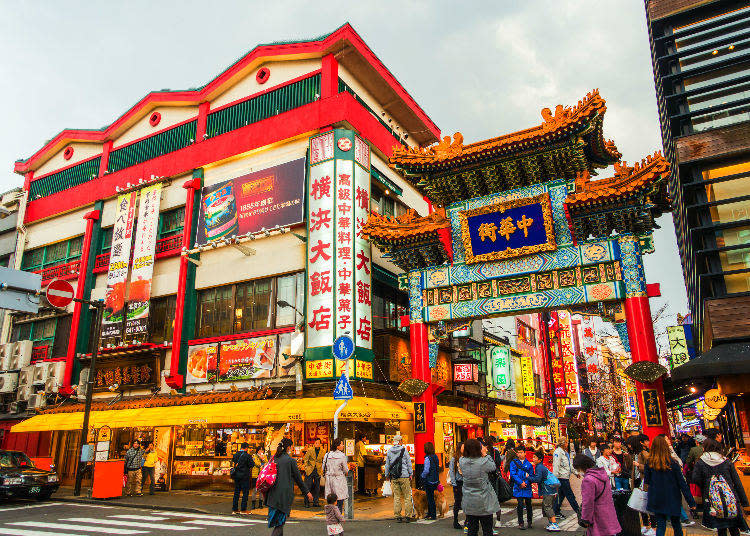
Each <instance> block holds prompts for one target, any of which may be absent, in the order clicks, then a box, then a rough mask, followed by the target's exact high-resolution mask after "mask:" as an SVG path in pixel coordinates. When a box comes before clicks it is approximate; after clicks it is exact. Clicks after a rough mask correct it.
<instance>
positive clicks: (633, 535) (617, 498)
mask: <svg viewBox="0 0 750 536" xmlns="http://www.w3.org/2000/svg"><path fill="white" fill-rule="evenodd" d="M629 499H630V490H617V491H613V492H612V500H613V501H614V503H615V512H616V513H617V521H618V522H619V523H620V527H621V528H622V532H620V534H619V536H641V516H640V515H639V514H638V512H636V511H635V510H633V509H632V508H628V500H629Z"/></svg>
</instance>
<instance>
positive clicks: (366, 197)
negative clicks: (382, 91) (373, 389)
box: [341, 135, 372, 362]
mask: <svg viewBox="0 0 750 536" xmlns="http://www.w3.org/2000/svg"><path fill="white" fill-rule="evenodd" d="M341 139H342V140H343V139H348V138H341ZM353 193H354V296H355V297H356V300H355V301H356V304H357V306H356V311H355V319H356V322H357V324H356V331H355V332H354V335H355V337H354V341H355V343H356V346H357V347H359V348H364V349H366V350H368V352H367V353H368V354H372V251H371V248H370V242H369V241H368V240H366V239H365V237H364V236H362V228H363V227H364V226H365V224H366V223H367V218H368V217H369V215H370V146H369V145H368V144H367V142H365V140H363V139H362V138H360V137H359V136H356V135H355V136H354V192H353ZM361 355H362V354H361V353H360V354H359V355H358V356H357V362H359V361H360V356H361Z"/></svg>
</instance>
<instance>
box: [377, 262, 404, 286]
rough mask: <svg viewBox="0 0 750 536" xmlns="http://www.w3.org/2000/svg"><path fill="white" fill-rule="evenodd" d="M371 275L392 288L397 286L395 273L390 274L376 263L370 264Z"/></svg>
mask: <svg viewBox="0 0 750 536" xmlns="http://www.w3.org/2000/svg"><path fill="white" fill-rule="evenodd" d="M372 275H373V277H374V278H375V280H376V281H380V282H381V283H383V284H384V285H388V286H389V287H393V288H399V287H398V276H397V275H396V274H392V273H391V272H389V271H388V270H386V269H385V268H381V267H380V266H378V265H377V264H373V265H372Z"/></svg>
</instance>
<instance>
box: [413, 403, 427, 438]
mask: <svg viewBox="0 0 750 536" xmlns="http://www.w3.org/2000/svg"><path fill="white" fill-rule="evenodd" d="M426 431H427V420H426V415H425V403H424V402H414V432H416V433H420V432H426Z"/></svg>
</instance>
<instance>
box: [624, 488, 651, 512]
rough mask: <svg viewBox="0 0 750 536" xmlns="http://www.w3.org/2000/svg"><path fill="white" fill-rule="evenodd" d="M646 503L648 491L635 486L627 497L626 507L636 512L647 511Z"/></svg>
mask: <svg viewBox="0 0 750 536" xmlns="http://www.w3.org/2000/svg"><path fill="white" fill-rule="evenodd" d="M647 503H648V493H647V492H645V491H643V490H642V489H641V488H635V489H634V490H633V493H631V495H630V499H628V508H630V509H632V510H635V511H636V512H642V513H644V514H646V513H648V510H646V504H647Z"/></svg>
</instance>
